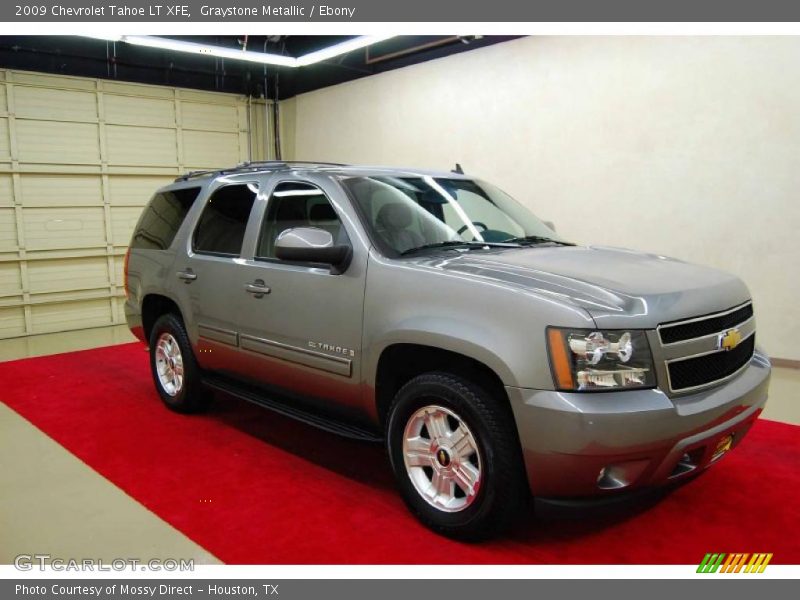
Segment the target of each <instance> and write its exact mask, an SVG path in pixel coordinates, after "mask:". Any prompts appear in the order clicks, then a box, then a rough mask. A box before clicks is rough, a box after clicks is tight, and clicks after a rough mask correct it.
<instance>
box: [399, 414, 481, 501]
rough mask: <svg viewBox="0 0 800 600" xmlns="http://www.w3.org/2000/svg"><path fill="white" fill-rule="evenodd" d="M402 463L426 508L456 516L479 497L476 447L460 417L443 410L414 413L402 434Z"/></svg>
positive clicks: (479, 471) (479, 481) (478, 456)
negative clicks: (425, 503)
mask: <svg viewBox="0 0 800 600" xmlns="http://www.w3.org/2000/svg"><path fill="white" fill-rule="evenodd" d="M403 459H404V462H405V467H406V472H407V473H408V476H409V478H410V479H411V483H412V484H413V485H414V488H415V489H416V490H417V493H419V495H420V496H422V497H423V498H424V499H425V500H426V501H427V502H428V504H430V505H431V506H433V507H434V508H437V509H438V510H441V511H445V512H458V511H461V510H464V509H465V508H467V507H468V506H469V505H471V504H472V503H473V502H474V501H475V499H476V498H477V497H478V491H479V490H480V485H481V458H480V449H479V448H478V443H477V441H476V440H475V436H473V435H472V432H471V431H470V429H469V427H467V424H466V423H465V422H464V420H463V419H461V417H459V416H458V415H457V414H456V413H454V412H453V411H452V410H450V409H447V408H444V407H443V406H435V405H432V406H425V407H424V408H420V409H419V410H418V411H416V412H415V413H414V414H413V415H411V418H409V420H408V423H406V427H405V431H404V432H403Z"/></svg>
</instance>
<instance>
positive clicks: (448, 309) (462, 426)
mask: <svg viewBox="0 0 800 600" xmlns="http://www.w3.org/2000/svg"><path fill="white" fill-rule="evenodd" d="M125 270H126V285H127V288H126V291H127V302H126V305H125V311H126V315H127V319H128V323H129V325H130V328H131V330H132V331H133V332H134V333H135V334H136V335H137V336H138V337H139V338H140V339H141V340H143V341H145V342H147V343H148V344H149V347H150V355H151V367H152V375H153V379H154V381H155V386H156V389H157V391H158V394H159V395H160V396H161V398H162V400H163V401H164V403H165V404H166V405H167V406H168V407H169V408H171V409H173V410H176V411H180V412H193V411H196V410H199V409H201V408H202V407H203V405H204V404H205V402H206V400H207V398H208V395H209V391H210V390H220V391H223V392H225V393H228V394H233V395H235V396H238V397H241V398H245V399H247V400H249V401H252V402H255V403H257V404H260V405H263V406H265V407H267V408H269V409H272V410H274V411H277V412H279V413H282V414H284V415H288V416H291V417H294V418H297V419H301V420H303V421H305V422H307V423H308V424H310V425H313V426H316V427H319V428H322V429H326V430H328V431H333V432H336V433H340V434H342V435H345V436H349V437H351V438H358V439H362V440H371V441H381V442H384V443H385V444H386V447H387V450H388V453H389V457H390V460H391V464H392V468H393V469H394V473H395V475H396V478H397V483H398V486H399V489H400V491H401V493H402V495H403V497H404V498H405V501H406V502H407V504H408V506H409V508H410V509H411V510H412V511H413V513H414V514H415V515H416V516H417V517H418V518H419V519H420V520H422V521H423V522H424V523H425V524H427V525H428V526H430V527H432V528H433V529H435V530H436V531H439V532H441V533H444V534H447V535H451V536H456V537H461V538H469V539H476V538H481V537H485V536H488V535H491V534H493V533H495V532H497V531H499V530H501V529H502V528H503V527H505V526H507V525H508V524H509V523H511V522H512V521H513V519H514V518H515V517H516V516H517V515H518V514H519V511H520V509H521V508H522V507H524V506H525V504H526V502H527V500H528V498H529V497H530V494H531V493H532V494H534V495H537V496H543V497H582V496H590V495H604V494H605V495H609V494H618V493H621V492H624V491H626V490H632V489H636V488H641V487H645V486H652V485H658V484H663V483H666V482H671V481H679V480H682V479H684V478H687V477H690V476H691V475H692V474H695V473H699V472H700V471H702V470H704V469H705V468H706V467H708V466H709V465H711V464H713V463H714V462H716V461H717V460H718V459H719V458H720V457H722V456H723V455H724V454H725V453H726V452H727V451H728V450H730V449H731V448H733V447H734V446H735V445H736V444H738V443H739V442H740V441H741V439H742V438H743V437H744V435H745V433H746V432H747V430H748V428H749V427H750V426H751V425H752V423H753V422H754V420H755V419H756V418H757V417H758V415H759V413H760V412H761V410H762V408H763V406H764V403H765V402H766V399H767V387H768V381H769V374H770V363H769V360H768V358H767V357H766V356H765V355H764V353H763V352H762V351H760V350H759V349H758V348H757V347H756V345H755V320H754V317H753V307H752V304H751V300H750V294H749V292H748V290H747V287H746V286H745V285H744V283H742V281H741V280H739V279H738V278H736V277H734V276H732V275H730V274H728V273H724V272H721V271H718V270H715V269H710V268H707V267H702V266H698V265H693V264H689V263H685V262H683V261H680V260H675V259H671V258H667V257H664V256H657V255H653V254H643V253H640V252H633V251H631V250H623V249H619V248H600V247H592V246H589V247H586V246H577V245H575V244H571V243H569V242H567V241H565V240H564V239H562V238H561V237H560V236H559V235H557V234H556V233H555V231H554V230H553V228H552V227H551V226H548V225H547V224H546V223H544V222H542V221H540V220H539V219H537V218H536V217H535V216H534V215H533V214H531V213H530V212H529V211H528V210H527V209H526V208H524V207H523V206H522V205H520V204H518V203H517V202H515V201H514V200H513V199H511V198H510V197H509V196H508V195H506V194H505V193H503V192H502V191H500V190H499V189H497V188H496V187H494V186H492V185H490V184H488V183H486V182H484V181H480V180H477V179H474V178H471V177H467V176H464V175H463V174H461V173H453V172H451V173H438V172H427V171H420V170H417V169H409V170H401V169H388V168H370V167H358V166H344V165H335V164H321V163H284V162H274V163H273V162H268V163H247V164H243V165H240V166H238V167H235V168H231V169H224V170H220V171H213V172H195V173H190V174H188V175H185V176H183V177H179V178H178V179H176V180H175V183H173V184H171V185H169V186H166V187H164V188H162V189H161V190H159V191H158V192H157V193H156V194H155V196H154V197H153V199H152V200H151V201H150V204H149V205H148V207H147V208H146V209H145V211H144V212H143V214H142V216H141V219H140V220H139V223H138V225H137V227H136V230H135V233H134V235H133V239H132V241H131V246H130V250H129V253H128V256H127V259H126V268H125Z"/></svg>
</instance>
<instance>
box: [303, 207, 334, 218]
mask: <svg viewBox="0 0 800 600" xmlns="http://www.w3.org/2000/svg"><path fill="white" fill-rule="evenodd" d="M308 220H309V221H335V220H336V211H335V210H333V207H332V206H331V205H330V204H328V203H325V204H315V205H314V206H312V207H311V210H310V211H309V213H308Z"/></svg>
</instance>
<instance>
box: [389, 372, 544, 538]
mask: <svg viewBox="0 0 800 600" xmlns="http://www.w3.org/2000/svg"><path fill="white" fill-rule="evenodd" d="M431 430H435V431H433V432H432V431H431ZM386 443H387V446H388V451H389V456H390V459H391V463H392V469H393V470H394V474H395V477H396V479H397V483H398V485H399V487H400V492H401V494H402V496H403V499H404V500H405V502H406V504H407V505H408V507H409V509H410V510H411V512H412V513H414V515H415V516H416V517H417V518H418V519H419V520H420V521H422V522H423V523H424V524H425V525H427V526H428V527H429V528H431V529H433V530H434V531H436V532H437V533H440V534H443V535H446V536H448V537H452V538H457V539H462V540H473V541H475V540H481V539H485V538H488V537H492V536H494V535H497V534H499V533H501V532H503V531H504V530H505V529H507V528H508V527H509V526H510V525H511V524H512V523H513V522H514V521H515V520H516V519H517V518H518V517H520V516H521V513H522V510H523V508H525V507H526V506H527V505H528V500H529V497H530V492H529V490H528V485H527V479H526V476H525V471H524V467H523V461H522V456H521V451H520V447H519V442H518V437H517V430H516V426H515V424H514V419H513V416H512V414H511V411H510V410H509V408H508V405H507V404H506V403H505V402H502V401H501V399H499V398H495V397H493V396H492V395H491V394H489V393H487V392H486V391H485V390H484V389H482V388H481V387H479V386H478V385H476V384H474V383H472V382H471V381H469V380H467V379H464V378H462V377H458V376H455V375H452V374H449V373H442V372H435V373H426V374H423V375H419V376H418V377H415V378H414V379H412V380H411V381H409V382H408V383H406V384H405V385H404V386H403V387H402V388H401V389H400V391H399V392H398V393H397V395H396V396H395V398H394V400H393V402H392V404H391V406H390V408H389V414H388V420H387V431H386ZM437 483H438V484H439V487H437ZM459 490H460V492H459ZM470 491H472V493H470Z"/></svg>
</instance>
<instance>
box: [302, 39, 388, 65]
mask: <svg viewBox="0 0 800 600" xmlns="http://www.w3.org/2000/svg"><path fill="white" fill-rule="evenodd" d="M393 37H394V36H393V35H362V36H360V37H357V38H353V39H352V40H347V41H345V42H341V43H339V44H334V45H333V46H328V47H327V48H322V49H321V50H315V51H314V52H309V53H308V54H304V55H303V56H298V57H297V66H298V67H305V66H306V65H313V64H314V63H318V62H321V61H323V60H328V59H329V58H333V57H334V56H339V55H341V54H347V53H348V52H352V51H353V50H359V49H361V48H366V47H367V46H369V45H370V44H377V43H378V42H382V41H383V40H388V39H389V38H393Z"/></svg>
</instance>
